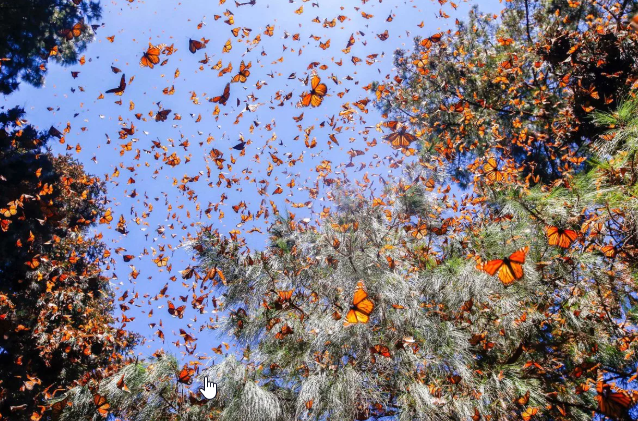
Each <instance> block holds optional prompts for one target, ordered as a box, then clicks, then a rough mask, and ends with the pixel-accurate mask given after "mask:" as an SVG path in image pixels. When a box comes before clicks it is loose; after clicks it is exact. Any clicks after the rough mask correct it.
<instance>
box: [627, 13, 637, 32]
mask: <svg viewBox="0 0 638 421" xmlns="http://www.w3.org/2000/svg"><path fill="white" fill-rule="evenodd" d="M629 26H631V28H632V29H633V30H634V31H638V13H636V14H635V15H634V17H633V18H631V21H630V22H629Z"/></svg>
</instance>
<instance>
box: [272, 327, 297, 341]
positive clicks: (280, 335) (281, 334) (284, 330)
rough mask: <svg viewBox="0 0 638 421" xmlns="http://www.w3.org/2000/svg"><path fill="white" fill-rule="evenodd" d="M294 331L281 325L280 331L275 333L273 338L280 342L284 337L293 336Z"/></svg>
mask: <svg viewBox="0 0 638 421" xmlns="http://www.w3.org/2000/svg"><path fill="white" fill-rule="evenodd" d="M293 333H294V331H293V330H292V328H291V327H290V326H288V325H283V326H282V328H281V331H279V332H277V334H275V338H276V339H279V340H282V339H284V338H285V337H286V336H288V335H290V334H293Z"/></svg>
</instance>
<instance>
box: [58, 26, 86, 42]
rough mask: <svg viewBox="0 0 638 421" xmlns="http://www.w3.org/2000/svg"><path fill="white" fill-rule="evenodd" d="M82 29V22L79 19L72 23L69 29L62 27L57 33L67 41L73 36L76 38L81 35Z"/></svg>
mask: <svg viewBox="0 0 638 421" xmlns="http://www.w3.org/2000/svg"><path fill="white" fill-rule="evenodd" d="M83 30H84V22H82V21H80V22H78V23H76V24H75V25H73V27H72V28H71V29H63V30H61V31H60V32H59V34H60V35H61V36H62V37H64V39H66V40H67V41H71V40H72V39H73V38H78V37H79V36H80V35H82V31H83Z"/></svg>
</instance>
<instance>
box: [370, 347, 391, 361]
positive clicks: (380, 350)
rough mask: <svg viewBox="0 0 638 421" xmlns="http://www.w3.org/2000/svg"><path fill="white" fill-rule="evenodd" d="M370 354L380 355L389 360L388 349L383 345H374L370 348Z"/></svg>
mask: <svg viewBox="0 0 638 421" xmlns="http://www.w3.org/2000/svg"><path fill="white" fill-rule="evenodd" d="M370 353H372V354H379V355H382V356H384V357H386V358H390V356H391V355H390V348H388V347H387V346H385V345H381V344H377V345H374V346H372V347H370Z"/></svg>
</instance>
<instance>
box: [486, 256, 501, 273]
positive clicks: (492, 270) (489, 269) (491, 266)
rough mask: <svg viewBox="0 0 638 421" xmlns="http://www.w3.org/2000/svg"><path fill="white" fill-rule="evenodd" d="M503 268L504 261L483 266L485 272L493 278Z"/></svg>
mask: <svg viewBox="0 0 638 421" xmlns="http://www.w3.org/2000/svg"><path fill="white" fill-rule="evenodd" d="M501 266H503V260H502V259H496V260H490V261H489V262H486V263H485V264H484V265H483V270H484V271H485V272H487V273H489V274H490V275H491V276H494V275H495V274H496V272H497V271H498V270H499V269H500V268H501Z"/></svg>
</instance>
